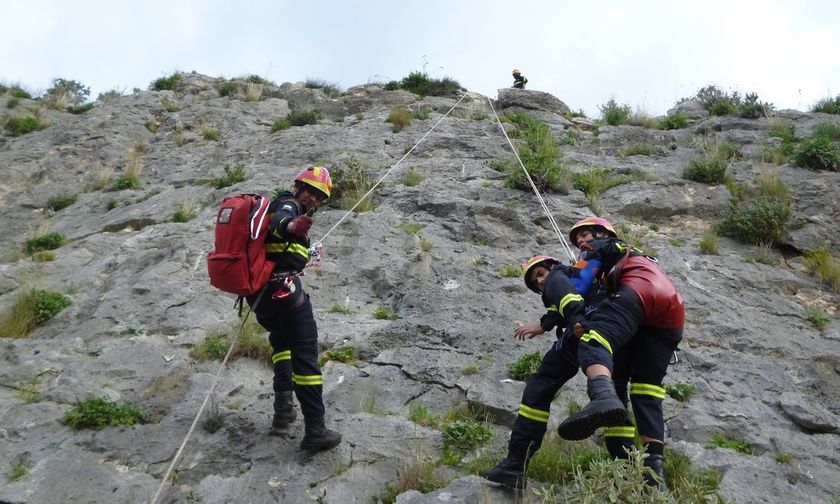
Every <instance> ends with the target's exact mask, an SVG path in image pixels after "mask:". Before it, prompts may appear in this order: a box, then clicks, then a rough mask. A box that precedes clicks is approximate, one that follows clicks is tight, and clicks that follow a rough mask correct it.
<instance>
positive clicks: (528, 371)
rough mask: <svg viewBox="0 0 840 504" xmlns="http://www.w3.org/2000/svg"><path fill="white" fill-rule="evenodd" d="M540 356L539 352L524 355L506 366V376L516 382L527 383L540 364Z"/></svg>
mask: <svg viewBox="0 0 840 504" xmlns="http://www.w3.org/2000/svg"><path fill="white" fill-rule="evenodd" d="M542 358H543V356H542V354H541V353H540V352H539V351H536V352H531V353H529V354H525V355H523V356H521V357H519V358H518V359H516V360H515V361H514V362H512V363H510V364H508V366H507V369H508V376H510V377H511V378H513V379H514V380H517V381H527V380H528V378H530V377H531V375H533V374H534V373H536V372H537V370H538V369H539V368H540V364H542Z"/></svg>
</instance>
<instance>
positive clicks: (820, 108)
mask: <svg viewBox="0 0 840 504" xmlns="http://www.w3.org/2000/svg"><path fill="white" fill-rule="evenodd" d="M811 112H823V113H825V114H840V95H837V96H835V97H834V98H832V97H830V96H829V97H826V98H822V99H821V100H819V101H817V103H815V104H814V106H813V107H811Z"/></svg>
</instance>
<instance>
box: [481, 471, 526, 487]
mask: <svg viewBox="0 0 840 504" xmlns="http://www.w3.org/2000/svg"><path fill="white" fill-rule="evenodd" d="M481 476H482V477H484V479H486V480H487V481H489V482H491V483H496V484H498V485H502V486H503V487H507V488H513V489H515V490H524V489H525V487H526V486H527V484H528V479H527V478H526V477H525V475H524V474H522V473H514V472H511V471H501V470H497V469H488V470H487V471H484V472H483V473H482V474H481Z"/></svg>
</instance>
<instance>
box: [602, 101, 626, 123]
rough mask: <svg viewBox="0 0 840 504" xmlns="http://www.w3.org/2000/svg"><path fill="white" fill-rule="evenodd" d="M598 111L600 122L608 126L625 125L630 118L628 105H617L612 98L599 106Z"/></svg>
mask: <svg viewBox="0 0 840 504" xmlns="http://www.w3.org/2000/svg"><path fill="white" fill-rule="evenodd" d="M598 109H599V110H600V111H601V120H602V121H603V122H605V123H606V124H609V125H610V126H618V125H619V124H625V123H626V122H627V120H628V119H629V118H630V105H627V104H623V105H619V104H618V102H617V101H615V98H614V97H613V98H610V99H609V101H607V103H605V104H603V105H599V106H598Z"/></svg>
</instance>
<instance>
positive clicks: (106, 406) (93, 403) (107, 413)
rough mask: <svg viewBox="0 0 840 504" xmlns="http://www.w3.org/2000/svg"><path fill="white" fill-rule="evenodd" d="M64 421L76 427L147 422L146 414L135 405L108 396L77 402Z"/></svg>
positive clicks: (66, 414) (101, 427)
mask: <svg viewBox="0 0 840 504" xmlns="http://www.w3.org/2000/svg"><path fill="white" fill-rule="evenodd" d="M62 421H63V422H64V423H65V424H66V425H69V426H70V427H72V428H74V429H77V430H79V429H95V430H100V429H103V428H105V427H118V426H123V425H124V426H129V425H134V424H137V423H145V421H146V414H145V413H144V412H143V411H142V410H140V409H139V408H137V407H136V406H134V405H131V404H128V403H125V402H113V401H111V400H110V399H108V398H107V397H89V398H87V399H85V400H84V401H81V402H77V403H76V405H75V406H73V408H72V409H70V411H68V412H67V413H65V415H64V418H63V419H62Z"/></svg>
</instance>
